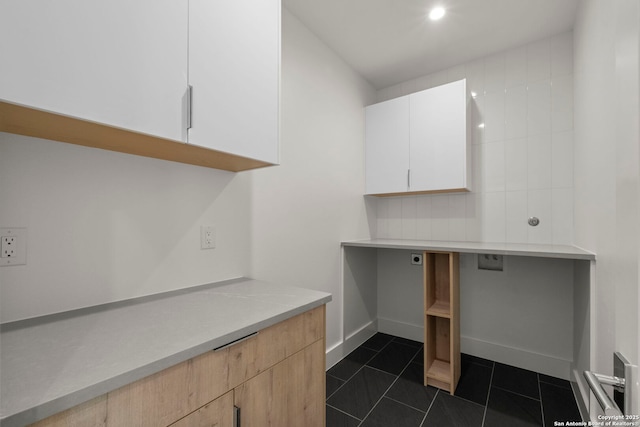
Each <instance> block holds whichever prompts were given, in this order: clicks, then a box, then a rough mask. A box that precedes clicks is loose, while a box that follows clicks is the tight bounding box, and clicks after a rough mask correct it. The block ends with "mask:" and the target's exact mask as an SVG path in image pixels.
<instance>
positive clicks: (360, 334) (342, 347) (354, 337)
mask: <svg viewBox="0 0 640 427" xmlns="http://www.w3.org/2000/svg"><path fill="white" fill-rule="evenodd" d="M376 332H378V324H377V322H376V321H372V322H369V323H367V324H366V325H364V326H363V327H361V328H360V329H358V330H357V331H355V332H353V333H352V334H350V335H349V336H347V337H346V338H345V339H344V341H343V342H341V343H338V344H336V345H334V346H333V347H331V348H330V349H328V350H327V354H326V370H329V368H331V367H332V366H333V365H335V364H336V363H338V362H339V361H341V360H342V359H343V358H344V357H345V356H346V355H347V354H349V353H351V352H352V351H353V350H355V349H356V348H358V347H360V346H361V345H362V344H364V343H365V341H367V340H368V339H369V338H371V337H372V336H374V335H375V334H376Z"/></svg>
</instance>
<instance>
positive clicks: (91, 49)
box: [0, 0, 188, 140]
mask: <svg viewBox="0 0 640 427" xmlns="http://www.w3.org/2000/svg"><path fill="white" fill-rule="evenodd" d="M187 15H188V9H187V5H186V3H185V2H181V1H177V0H135V1H132V0H109V1H96V0H55V1H49V0H2V2H0V58H1V61H2V67H1V68H2V69H1V70H0V99H4V100H6V101H10V102H12V103H16V104H22V105H26V106H30V107H34V108H38V109H43V110H48V111H52V112H56V113H61V114H64V115H69V116H73V117H77V118H82V119H86V120H90V121H95V122H99V123H104V124H108V125H112V126H117V127H121V128H126V129H130V130H134V131H138V132H142V133H147V134H152V135H157V136H162V137H165V138H170V139H175V140H185V139H186V131H185V130H184V114H183V97H184V94H185V90H186V86H187V18H188V16H187Z"/></svg>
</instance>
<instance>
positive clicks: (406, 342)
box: [393, 337, 422, 348]
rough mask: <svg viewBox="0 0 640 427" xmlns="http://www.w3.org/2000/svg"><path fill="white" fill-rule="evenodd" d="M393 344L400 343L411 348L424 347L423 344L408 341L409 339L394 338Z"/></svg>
mask: <svg viewBox="0 0 640 427" xmlns="http://www.w3.org/2000/svg"><path fill="white" fill-rule="evenodd" d="M393 342H399V343H400V344H404V345H410V346H412V347H415V348H420V347H422V343H421V342H419V341H414V340H410V339H407V338H400V337H394V338H393Z"/></svg>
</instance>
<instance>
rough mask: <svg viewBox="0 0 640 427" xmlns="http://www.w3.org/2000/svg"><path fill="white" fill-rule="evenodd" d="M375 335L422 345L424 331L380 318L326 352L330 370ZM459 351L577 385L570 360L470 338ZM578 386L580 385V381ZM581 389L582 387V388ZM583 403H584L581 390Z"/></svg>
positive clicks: (419, 326)
mask: <svg viewBox="0 0 640 427" xmlns="http://www.w3.org/2000/svg"><path fill="white" fill-rule="evenodd" d="M376 332H382V333H385V334H390V335H394V336H398V337H402V338H407V339H410V340H414V341H418V342H423V341H424V329H423V326H422V325H413V324H409V323H403V322H398V321H395V320H391V319H384V318H378V319H377V322H376V321H373V322H370V323H368V324H367V325H365V326H363V327H362V328H360V329H359V330H357V331H356V332H354V333H352V334H351V335H349V336H348V337H347V338H346V339H345V340H344V342H342V343H339V344H337V345H335V346H334V347H332V348H331V349H329V350H328V351H327V369H329V368H330V367H332V366H333V365H335V364H336V363H338V362H339V361H340V360H342V359H343V358H344V356H346V355H347V354H349V353H350V352H352V351H353V350H355V349H356V348H358V347H359V346H360V345H362V344H363V343H364V342H365V341H366V340H368V339H369V338H370V337H372V336H373V335H374V334H375V333H376ZM460 351H461V352H462V353H466V354H470V355H472V356H477V357H482V358H484V359H489V360H494V361H496V362H500V363H504V364H506V365H511V366H516V367H518V368H522V369H528V370H530V371H535V372H540V373H542V374H545V375H550V376H552V377H556V378H562V379H565V380H568V381H572V382H576V380H575V379H573V378H572V371H571V365H572V361H571V360H566V359H561V358H558V357H554V356H550V355H546V354H539V353H534V352H531V351H528V350H523V349H520V348H515V347H508V346H505V345H501V344H496V343H491V342H487V341H482V340H478V339H476V338H471V337H460ZM577 383H578V384H577V385H578V386H580V385H581V383H580V381H579V380H578V381H577ZM579 388H580V387H579ZM580 391H581V394H582V396H581V397H582V399H584V394H583V393H582V392H583V391H582V390H581V388H580Z"/></svg>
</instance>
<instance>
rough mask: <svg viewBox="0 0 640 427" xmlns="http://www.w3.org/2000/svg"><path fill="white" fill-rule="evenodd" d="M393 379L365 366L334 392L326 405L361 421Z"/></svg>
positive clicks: (384, 373) (391, 376)
mask: <svg viewBox="0 0 640 427" xmlns="http://www.w3.org/2000/svg"><path fill="white" fill-rule="evenodd" d="M395 379H396V377H395V376H393V375H391V374H388V373H386V372H382V371H378V370H376V369H372V368H369V367H367V366H365V367H363V368H362V369H361V370H360V371H358V373H357V374H355V375H354V376H353V378H351V379H350V380H349V381H347V382H346V384H344V385H343V386H342V387H341V388H340V390H338V391H336V392H335V393H334V394H333V395H332V396H331V397H330V398H329V399H328V400H327V403H328V404H329V405H331V406H333V407H335V408H338V409H340V410H341V411H344V412H346V413H348V414H351V415H353V416H355V417H356V418H360V419H363V418H364V417H365V416H366V415H367V414H368V413H369V411H370V410H371V408H373V406H374V405H375V404H376V402H377V401H378V400H379V399H380V398H381V397H382V395H383V394H384V393H385V391H387V389H388V388H389V386H390V385H391V384H392V383H393V381H394V380H395Z"/></svg>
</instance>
